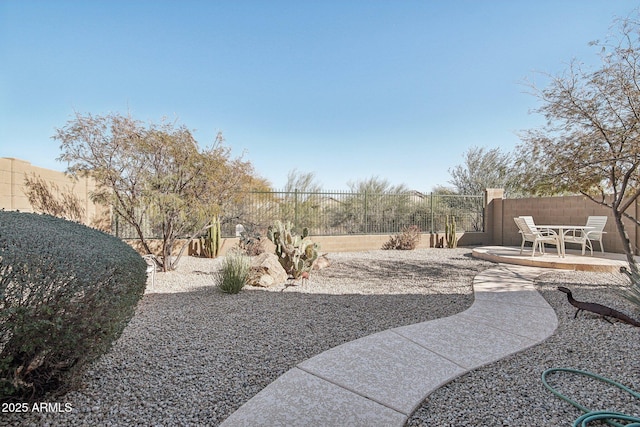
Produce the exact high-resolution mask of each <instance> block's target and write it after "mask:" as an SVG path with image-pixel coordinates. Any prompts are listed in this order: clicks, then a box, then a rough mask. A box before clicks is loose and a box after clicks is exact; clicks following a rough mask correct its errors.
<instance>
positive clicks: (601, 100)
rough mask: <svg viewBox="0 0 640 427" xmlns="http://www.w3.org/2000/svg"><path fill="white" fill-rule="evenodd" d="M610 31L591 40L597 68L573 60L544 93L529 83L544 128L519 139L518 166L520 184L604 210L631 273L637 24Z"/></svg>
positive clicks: (639, 65) (639, 162) (637, 162)
mask: <svg viewBox="0 0 640 427" xmlns="http://www.w3.org/2000/svg"><path fill="white" fill-rule="evenodd" d="M614 28H615V29H616V30H617V31H615V33H614V34H613V35H612V36H609V37H608V38H607V39H606V40H605V41H604V42H602V43H601V42H593V43H592V45H593V46H595V47H597V48H599V55H600V59H601V65H600V66H599V67H598V68H596V69H591V68H589V67H586V66H585V65H584V64H582V63H580V62H578V61H575V60H574V61H572V62H571V63H570V65H569V67H568V69H567V70H566V71H565V72H564V73H562V74H560V75H556V76H547V77H548V78H549V83H548V85H547V86H546V87H545V88H543V89H538V88H537V87H536V85H535V84H530V85H529V86H530V88H531V89H532V91H533V93H534V95H535V96H537V98H539V100H540V101H541V106H540V107H539V108H538V109H537V110H536V112H538V113H540V114H542V115H543V116H544V117H545V118H546V124H545V125H544V126H542V127H541V128H538V129H532V130H528V131H526V132H524V133H523V134H522V144H521V145H520V146H519V147H518V152H519V160H518V163H519V164H521V165H528V168H527V170H528V172H527V173H525V174H523V175H522V176H521V177H520V179H521V182H522V183H523V185H524V186H526V187H528V188H531V189H532V190H534V191H536V192H537V193H538V194H556V193H558V192H567V193H574V194H575V193H578V194H582V195H584V196H586V197H587V198H589V199H590V200H592V201H593V202H595V203H597V204H599V205H602V206H606V207H608V208H610V209H611V213H612V216H613V218H614V220H615V225H616V229H617V231H618V234H619V236H620V238H621V240H622V244H623V248H624V251H625V253H626V257H627V260H628V262H629V265H630V268H631V270H632V271H633V272H634V273H635V274H637V273H638V267H637V265H636V263H635V260H634V258H633V253H634V248H633V247H632V244H631V241H630V239H629V236H628V234H627V232H626V230H625V224H624V222H623V218H627V219H629V220H631V221H632V222H633V223H635V224H637V225H640V222H639V221H638V219H637V218H635V217H634V216H633V214H632V211H633V210H632V209H630V208H631V207H632V206H633V205H634V204H635V203H636V201H637V199H638V197H639V196H640V182H639V178H640V174H639V171H638V167H639V166H640V44H639V43H640V25H639V23H638V21H637V20H634V19H631V18H626V19H622V20H617V21H616V23H615V26H614ZM531 165H535V166H536V167H534V168H531V167H530V166H531Z"/></svg>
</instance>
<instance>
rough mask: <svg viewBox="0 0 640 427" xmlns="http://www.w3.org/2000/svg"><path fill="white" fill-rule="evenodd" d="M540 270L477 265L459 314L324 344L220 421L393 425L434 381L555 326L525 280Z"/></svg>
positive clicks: (522, 345)
mask: <svg viewBox="0 0 640 427" xmlns="http://www.w3.org/2000/svg"><path fill="white" fill-rule="evenodd" d="M542 271H544V270H542V269H541V268H537V267H528V266H518V265H499V266H497V267H495V268H491V269H489V270H485V271H484V272H482V273H480V274H479V275H477V276H476V277H475V278H474V282H473V286H474V292H475V302H474V303H473V305H472V306H471V307H470V308H469V309H468V310H466V311H464V312H462V313H459V314H456V315H454V316H450V317H446V318H441V319H436V320H431V321H428V322H423V323H418V324H414V325H409V326H403V327H399V328H394V329H390V330H387V331H383V332H379V333H376V334H373V335H369V336H366V337H363V338H360V339H358V340H355V341H351V342H348V343H345V344H342V345H340V346H338V347H334V348H332V349H330V350H327V351H325V352H324V353H321V354H319V355H317V356H315V357H313V358H311V359H308V360H306V361H304V362H302V363H300V364H299V365H298V366H297V367H295V368H293V369H291V370H289V371H288V372H286V373H285V374H284V375H282V376H281V377H280V378H278V379H277V380H276V381H274V382H273V383H271V384H269V385H268V386H267V387H265V388H264V389H263V390H262V391H260V392H259V393H258V394H257V395H256V396H254V397H253V398H252V399H250V400H249V401H248V402H247V403H245V404H244V405H243V406H241V407H240V408H239V409H238V410H237V411H236V412H234V413H233V414H231V416H230V417H229V418H227V420H225V421H224V422H223V423H222V425H223V426H226V427H230V426H292V425H314V426H345V425H348V426H367V427H369V426H403V425H404V423H405V422H406V421H407V419H408V417H409V416H410V415H411V414H412V413H413V412H414V410H415V409H416V408H417V407H418V406H419V405H420V404H421V402H422V401H423V400H424V399H425V398H426V397H427V396H428V395H429V394H430V393H431V392H433V391H434V390H436V389H437V388H438V387H441V386H442V385H444V384H446V383H447V382H449V381H451V380H453V379H454V378H456V377H458V376H460V375H462V374H464V373H465V372H468V371H470V370H472V369H475V368H478V367H480V366H483V365H485V364H488V363H491V362H494V361H497V360H499V359H502V358H504V357H506V356H508V355H510V354H513V353H516V352H519V351H521V350H524V349H526V348H528V347H531V346H534V345H536V344H538V343H540V342H542V341H544V340H545V339H546V338H547V337H549V336H550V335H551V334H552V333H553V332H554V331H555V329H556V326H557V318H556V315H555V312H554V311H553V309H552V308H551V307H550V306H549V305H548V304H547V302H546V301H545V300H544V298H542V296H541V295H540V294H538V292H536V290H535V288H534V287H533V284H532V281H533V279H535V277H537V276H538V275H539V274H540V273H541V272H542Z"/></svg>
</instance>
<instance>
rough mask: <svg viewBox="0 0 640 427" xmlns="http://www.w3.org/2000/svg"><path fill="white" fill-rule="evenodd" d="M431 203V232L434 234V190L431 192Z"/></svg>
mask: <svg viewBox="0 0 640 427" xmlns="http://www.w3.org/2000/svg"><path fill="white" fill-rule="evenodd" d="M429 204H430V205H431V206H430V208H429V209H430V210H431V214H430V216H431V234H433V231H434V230H433V191H432V192H431V193H429Z"/></svg>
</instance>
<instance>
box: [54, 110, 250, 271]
mask: <svg viewBox="0 0 640 427" xmlns="http://www.w3.org/2000/svg"><path fill="white" fill-rule="evenodd" d="M54 139H56V140H58V141H60V144H61V145H60V148H61V150H62V154H61V155H60V157H59V158H58V160H60V161H64V162H67V163H68V172H70V173H72V174H81V173H90V174H91V176H93V178H94V179H95V180H96V182H97V184H98V185H99V190H97V191H96V192H94V193H93V194H92V195H91V198H92V200H93V201H94V202H96V203H102V204H104V205H107V206H112V209H113V210H114V212H115V213H116V214H117V215H118V216H119V217H120V218H121V219H123V220H124V221H126V222H127V223H128V224H130V225H131V226H132V227H133V228H134V230H135V232H136V234H137V236H138V239H139V240H140V242H141V244H142V246H143V248H144V250H145V251H146V252H147V253H152V251H151V248H150V245H149V244H150V242H149V236H147V235H145V232H144V230H143V225H144V224H145V223H149V224H151V227H152V229H153V230H154V231H155V232H156V233H157V234H158V235H160V236H161V239H162V255H161V257H160V258H159V259H158V263H159V265H160V267H161V268H162V269H163V270H164V271H168V270H173V269H174V268H175V266H176V265H177V263H178V261H179V259H180V256H181V255H182V253H183V251H184V249H185V248H186V247H187V245H188V243H189V242H190V241H191V240H192V239H194V238H195V237H197V236H198V235H199V234H201V233H202V232H203V231H204V230H205V229H206V228H207V227H208V226H210V223H211V220H212V218H214V216H216V215H220V214H221V213H222V212H223V211H224V209H225V206H226V205H228V204H230V203H233V201H234V200H233V199H234V197H235V195H236V194H237V193H238V192H239V191H240V190H242V188H243V186H244V185H250V184H251V183H253V182H254V178H253V176H252V173H253V169H252V166H251V164H250V163H248V162H245V161H242V160H241V159H232V158H231V155H230V149H229V148H228V147H225V146H224V145H223V138H222V135H221V134H218V135H217V137H216V140H215V141H214V144H213V145H212V146H211V147H208V148H203V149H201V148H200V147H199V146H198V143H197V141H196V140H195V139H194V137H193V135H192V133H191V132H190V131H189V130H188V129H187V128H185V127H184V126H176V124H175V123H168V122H166V121H163V122H162V123H161V124H159V125H157V124H149V125H145V124H143V123H142V122H140V121H138V120H135V119H133V118H132V117H130V116H122V115H119V114H109V115H106V116H93V115H91V114H87V115H81V114H76V116H75V119H73V120H71V121H69V122H68V123H67V124H66V126H65V127H63V128H62V129H57V130H56V135H55V136H54ZM184 237H186V243H184V244H183V245H182V246H181V248H180V249H179V250H178V252H177V255H176V254H174V247H176V246H177V245H176V242H177V240H178V239H179V238H184Z"/></svg>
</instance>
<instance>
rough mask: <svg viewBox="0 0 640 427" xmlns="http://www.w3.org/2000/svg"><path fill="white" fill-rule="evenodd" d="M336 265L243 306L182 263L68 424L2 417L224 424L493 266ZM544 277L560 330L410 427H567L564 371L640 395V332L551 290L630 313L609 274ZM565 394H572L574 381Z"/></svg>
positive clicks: (453, 301)
mask: <svg viewBox="0 0 640 427" xmlns="http://www.w3.org/2000/svg"><path fill="white" fill-rule="evenodd" d="M329 257H330V259H331V260H332V261H333V265H332V266H331V267H329V268H327V269H324V270H321V271H319V272H315V273H314V274H313V275H312V276H311V279H310V280H309V282H308V283H307V284H305V285H302V286H295V287H288V288H286V289H284V288H283V287H278V288H274V289H270V290H265V289H258V288H250V287H248V288H245V290H243V292H241V293H240V294H238V295H226V294H222V293H221V292H219V291H218V290H217V289H216V288H215V287H214V286H213V283H214V282H213V276H212V274H211V273H212V272H215V271H217V269H218V266H219V260H207V259H198V258H185V259H184V260H183V261H181V264H180V266H179V268H178V271H176V272H172V273H162V274H158V275H157V276H156V286H155V288H154V289H150V290H148V292H147V294H146V295H145V296H144V298H143V299H142V301H141V302H140V304H139V306H138V309H137V312H136V315H135V317H134V318H133V319H132V321H131V322H130V324H129V325H128V326H127V328H126V329H125V331H124V333H123V335H122V337H121V338H120V339H119V340H118V341H117V342H116V343H115V345H114V347H113V349H112V350H111V351H110V352H109V353H108V354H106V355H105V356H103V357H102V358H100V359H99V360H98V361H96V362H95V363H94V364H93V365H92V366H91V367H90V368H89V369H88V371H87V372H86V375H85V378H84V381H83V387H82V388H81V389H80V390H78V391H74V392H71V393H68V394H67V395H65V396H62V397H61V398H58V399H56V401H55V402H56V403H60V404H61V406H62V407H63V408H64V405H65V404H69V405H70V406H71V407H72V410H71V412H69V413H47V414H39V413H37V412H29V413H27V414H2V416H1V417H0V426H5V425H20V426H23V425H34V426H41V425H52V426H58V425H73V426H79V425H101V426H104V425H113V426H128V425H149V426H151V425H153V426H173V425H217V424H219V423H220V422H221V421H223V420H224V419H225V418H226V417H228V416H229V415H230V414H231V413H232V412H233V411H234V410H236V409H237V408H238V407H240V405H242V404H243V403H244V402H246V401H247V400H248V399H250V398H251V397H252V396H254V395H255V394H256V393H258V392H259V391H260V390H261V389H262V388H264V387H265V386H266V385H267V384H269V383H270V382H272V381H273V380H275V379H276V378H277V377H278V376H280V375H281V374H283V373H284V372H286V371H287V370H289V369H290V368H292V367H293V366H295V365H296V364H297V363H299V362H301V361H303V360H306V359H308V358H310V357H312V356H314V355H316V354H318V353H321V352H322V351H324V350H327V349H329V348H331V347H334V346H336V345H339V344H342V343H344V342H347V341H351V340H354V339H357V338H360V337H362V336H366V335H369V334H372V333H375V332H378V331H382V330H385V329H389V328H392V327H396V326H401V325H407V324H412V323H417V322H422V321H425V320H430V319H435V318H439V317H444V316H448V315H451V314H454V313H457V312H460V311H463V310H465V309H466V308H468V307H469V306H470V305H471V304H472V302H473V294H472V287H471V283H472V279H473V277H474V276H475V275H476V274H477V273H478V272H480V271H482V270H484V269H486V268H488V267H491V266H492V265H493V264H491V263H488V262H484V261H480V260H476V259H473V258H471V257H470V250H469V249H465V248H461V249H456V250H445V249H425V250H416V251H371V252H359V253H336V254H329ZM541 279H542V280H541V281H540V283H538V287H539V290H540V291H541V293H542V294H543V296H544V297H545V298H546V299H547V300H548V301H549V303H550V304H551V305H552V306H553V307H554V309H555V310H556V312H557V314H558V317H559V322H560V326H559V328H558V332H557V333H556V334H555V335H554V336H552V337H551V338H550V339H549V340H548V341H546V342H545V343H543V344H541V345H539V346H537V347H534V348H532V349H529V350H527V351H526V352H524V353H521V354H518V355H514V356H512V357H510V358H508V359H505V360H503V361H500V362H497V363H494V364H491V365H489V366H486V367H484V368H481V369H478V370H476V371H474V372H471V373H469V374H466V375H464V376H462V377H460V378H458V379H456V380H454V381H453V382H452V383H450V384H449V385H447V386H445V387H443V388H441V389H439V390H437V391H436V392H434V393H433V394H432V395H431V396H429V398H428V399H427V400H426V401H425V402H424V404H423V405H422V406H421V407H420V408H419V409H418V410H417V411H416V412H415V413H414V415H413V416H412V417H411V419H410V420H409V422H408V425H411V426H419V425H421V426H422V425H424V426H452V425H456V426H458V425H460V426H464V425H469V426H510V425H514V426H515V425H570V424H571V422H572V420H573V419H574V418H576V417H577V416H578V415H579V413H578V412H577V411H574V410H573V409H571V407H570V406H569V405H568V404H566V403H564V402H562V401H561V400H559V399H557V398H555V397H554V396H553V395H551V394H550V393H549V392H548V391H547V390H546V389H544V388H543V387H542V385H541V383H540V379H539V377H540V374H541V372H542V371H543V370H544V369H546V368H550V367H556V366H570V367H574V368H579V369H585V370H591V371H593V372H596V373H599V374H602V375H605V376H608V377H610V378H613V379H616V380H617V381H620V382H622V383H624V384H625V385H627V386H630V387H632V388H634V389H636V390H638V389H640V358H639V357H638V355H639V354H640V351H639V350H640V331H639V330H638V328H633V327H631V326H626V325H622V324H619V323H615V324H613V325H611V324H609V323H607V322H604V321H602V320H600V319H598V318H595V317H593V316H589V315H580V316H579V317H578V319H577V320H574V319H573V313H574V310H573V307H571V306H569V304H568V303H567V302H566V297H565V295H564V294H562V293H560V292H558V291H557V290H555V288H556V286H557V285H558V284H559V283H562V284H563V285H567V286H569V287H571V288H572V289H574V294H575V296H576V298H577V299H580V300H588V301H599V302H602V303H605V304H610V305H612V306H615V307H617V308H627V309H628V308H629V306H628V304H626V305H625V303H626V301H624V300H621V299H619V298H617V297H615V295H612V293H611V292H610V291H607V290H605V289H604V286H602V285H603V284H606V283H610V282H611V280H612V277H611V275H597V274H585V273H571V272H569V273H558V272H552V273H547V274H545V275H544V276H543V277H542V278H541ZM627 312H630V311H629V310H627ZM555 380H556V378H554V381H555ZM556 382H557V383H558V384H559V385H562V386H564V387H563V390H569V388H568V387H569V386H570V385H571V384H573V382H574V381H573V379H571V381H568V380H567V379H565V378H564V377H562V378H561V379H559V380H558V381H556ZM565 387H567V388H565ZM577 392H578V393H580V394H581V395H583V396H581V398H584V399H585V402H586V404H587V406H591V407H594V408H596V407H597V408H600V407H602V406H603V405H607V404H609V403H610V402H611V401H612V400H611V399H612V398H611V397H610V393H609V394H604V393H603V392H602V391H600V390H599V389H598V388H593V387H592V385H591V384H589V386H588V387H586V388H584V389H579V390H578V391H577ZM603 396H604V397H603ZM613 400H615V401H617V400H620V401H622V400H623V397H615V399H613ZM621 403H624V405H623V406H624V407H623V408H619V409H626V412H628V413H636V414H638V413H639V412H640V408H639V407H638V404H635V406H634V404H632V403H629V402H621Z"/></svg>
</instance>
